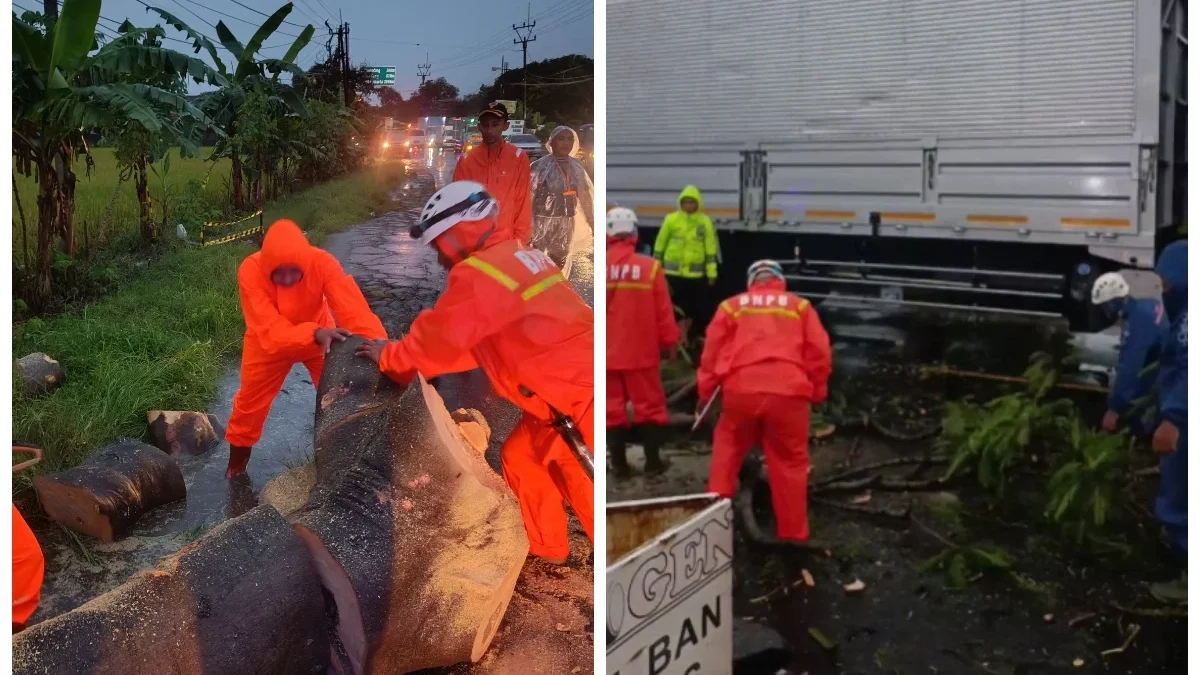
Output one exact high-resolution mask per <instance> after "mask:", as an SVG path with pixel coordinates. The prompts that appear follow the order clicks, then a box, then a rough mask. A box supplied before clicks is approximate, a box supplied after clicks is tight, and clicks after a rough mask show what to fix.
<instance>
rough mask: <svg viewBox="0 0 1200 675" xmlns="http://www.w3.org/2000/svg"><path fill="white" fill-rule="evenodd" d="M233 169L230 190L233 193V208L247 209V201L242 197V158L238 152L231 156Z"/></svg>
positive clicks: (230, 175) (231, 170) (230, 176)
mask: <svg viewBox="0 0 1200 675" xmlns="http://www.w3.org/2000/svg"><path fill="white" fill-rule="evenodd" d="M229 159H230V162H231V164H232V168H231V169H230V174H229V190H230V191H231V192H233V206H234V208H237V209H244V208H246V200H245V198H244V197H243V196H242V157H241V155H239V154H238V153H237V152H233V153H231V154H230V157H229Z"/></svg>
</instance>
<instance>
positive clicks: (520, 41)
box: [513, 4, 537, 117]
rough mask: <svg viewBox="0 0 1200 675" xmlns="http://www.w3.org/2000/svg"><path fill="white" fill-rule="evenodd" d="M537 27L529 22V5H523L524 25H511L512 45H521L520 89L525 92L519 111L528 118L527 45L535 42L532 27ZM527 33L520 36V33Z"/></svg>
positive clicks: (533, 22) (535, 23) (534, 22)
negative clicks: (513, 34) (514, 32)
mask: <svg viewBox="0 0 1200 675" xmlns="http://www.w3.org/2000/svg"><path fill="white" fill-rule="evenodd" d="M536 25H537V21H530V16H529V5H528V4H526V5H525V23H523V24H521V25H520V26H518V25H517V24H515V23H514V24H513V30H514V31H516V33H517V39H516V40H513V44H514V45H521V88H522V89H523V90H524V91H525V100H524V102H523V103H522V104H521V105H522V106H523V107H524V108H525V109H524V110H522V111H521V115H522V117H528V116H529V73H528V72H526V68H528V67H529V43H530V42H535V41H536V40H537V36H535V35H534V34H533V27H534V26H536ZM523 30H527V31H528V32H527V33H525V34H524V35H521V31H523Z"/></svg>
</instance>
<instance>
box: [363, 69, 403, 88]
mask: <svg viewBox="0 0 1200 675" xmlns="http://www.w3.org/2000/svg"><path fill="white" fill-rule="evenodd" d="M367 70H369V71H371V81H372V82H374V83H375V84H377V85H379V84H382V85H388V84H396V66H367Z"/></svg>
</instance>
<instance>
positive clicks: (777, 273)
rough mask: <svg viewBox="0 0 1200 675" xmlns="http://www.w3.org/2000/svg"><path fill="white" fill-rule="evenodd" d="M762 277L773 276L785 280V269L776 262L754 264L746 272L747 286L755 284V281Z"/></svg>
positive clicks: (761, 261) (764, 261)
mask: <svg viewBox="0 0 1200 675" xmlns="http://www.w3.org/2000/svg"><path fill="white" fill-rule="evenodd" d="M762 276H771V277H775V278H776V279H783V267H782V266H781V265H780V264H779V263H777V262H775V261H774V260H759V261H758V262H756V263H752V264H751V265H750V268H749V269H748V270H746V285H747V286H749V285H750V284H752V283H754V280H755V279H757V278H758V277H762Z"/></svg>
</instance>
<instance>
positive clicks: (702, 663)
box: [605, 495, 733, 675]
mask: <svg viewBox="0 0 1200 675" xmlns="http://www.w3.org/2000/svg"><path fill="white" fill-rule="evenodd" d="M683 499H692V500H695V497H691V498H672V499H663V500H647V501H644V502H627V503H626V504H624V505H615V504H614V505H609V508H610V510H611V509H612V508H614V507H622V506H625V507H632V506H640V507H643V508H644V507H646V506H653V505H655V504H662V505H663V506H662V508H669V506H670V504H671V502H672V501H675V502H679V501H682V500H683ZM712 501H713V503H712V504H711V505H710V506H708V507H707V508H704V509H703V510H701V511H699V512H698V513H696V514H695V515H693V516H691V517H689V518H687V519H686V520H684V521H683V522H682V523H679V524H677V525H675V526H673V527H671V528H669V529H667V530H665V531H663V532H662V533H661V534H659V535H658V536H656V537H654V538H653V539H651V540H650V541H648V542H646V543H645V544H643V545H642V546H640V547H639V548H637V549H636V550H634V551H632V552H630V553H629V554H628V555H626V556H624V557H622V558H620V559H619V560H617V561H616V562H615V563H614V564H613V565H612V566H610V567H609V568H608V572H607V584H608V597H607V603H608V606H607V614H608V620H607V631H606V633H607V636H606V637H607V657H606V659H605V663H606V666H605V667H606V669H607V671H608V675H731V673H732V670H733V507H732V505H731V503H730V502H729V500H728V499H720V498H718V497H716V496H715V495H714V496H712ZM609 527H610V529H611V528H612V524H611V520H610V525H609ZM611 536H612V533H611V532H610V539H611Z"/></svg>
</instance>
